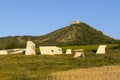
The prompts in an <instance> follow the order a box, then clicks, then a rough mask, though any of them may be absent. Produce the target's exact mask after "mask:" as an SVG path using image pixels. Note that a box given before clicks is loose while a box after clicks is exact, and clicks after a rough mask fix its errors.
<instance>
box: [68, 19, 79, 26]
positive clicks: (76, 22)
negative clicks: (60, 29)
mask: <svg viewBox="0 0 120 80" xmlns="http://www.w3.org/2000/svg"><path fill="white" fill-rule="evenodd" d="M72 24H80V21H79V20H78V19H77V20H76V21H73V22H71V23H70V25H72Z"/></svg>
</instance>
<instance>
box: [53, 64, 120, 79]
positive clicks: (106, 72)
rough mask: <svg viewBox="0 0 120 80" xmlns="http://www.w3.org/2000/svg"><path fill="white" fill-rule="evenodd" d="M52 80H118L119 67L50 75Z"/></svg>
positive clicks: (119, 77)
mask: <svg viewBox="0 0 120 80" xmlns="http://www.w3.org/2000/svg"><path fill="white" fill-rule="evenodd" d="M52 76H53V80H119V79H120V66H104V67H94V68H87V69H75V70H69V71H62V72H56V73H52Z"/></svg>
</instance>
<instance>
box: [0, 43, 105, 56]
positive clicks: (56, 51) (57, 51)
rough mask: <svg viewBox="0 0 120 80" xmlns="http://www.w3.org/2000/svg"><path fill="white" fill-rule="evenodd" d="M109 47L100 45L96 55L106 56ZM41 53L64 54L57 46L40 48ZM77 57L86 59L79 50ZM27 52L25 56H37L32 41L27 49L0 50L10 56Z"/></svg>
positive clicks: (1, 53) (82, 51)
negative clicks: (106, 49)
mask: <svg viewBox="0 0 120 80" xmlns="http://www.w3.org/2000/svg"><path fill="white" fill-rule="evenodd" d="M106 46H107V45H99V47H98V49H97V51H96V54H105V48H106ZM39 49H40V53H41V55H56V54H63V53H62V49H61V48H60V47H57V46H40V47H39ZM74 51H75V55H74V58H77V57H85V54H84V50H83V49H78V50H74ZM22 52H25V55H36V52H35V43H33V42H32V41H27V45H26V49H8V50H0V55H8V54H17V53H22ZM66 54H72V50H71V49H67V50H66Z"/></svg>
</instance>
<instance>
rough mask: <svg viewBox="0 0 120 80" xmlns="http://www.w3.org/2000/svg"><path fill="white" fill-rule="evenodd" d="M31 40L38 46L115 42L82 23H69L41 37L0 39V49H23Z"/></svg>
mask: <svg viewBox="0 0 120 80" xmlns="http://www.w3.org/2000/svg"><path fill="white" fill-rule="evenodd" d="M27 40H32V41H33V42H35V43H36V44H37V46H39V45H57V46H73V45H74V46H78V45H89V44H111V43H116V42H117V40H115V39H113V38H111V37H109V36H107V35H105V34H103V33H102V32H101V31H98V30H96V29H94V28H92V27H91V26H89V25H87V24H85V23H82V22H80V23H79V22H77V23H71V24H70V25H69V26H66V27H63V28H61V29H58V30H56V31H53V32H51V33H49V34H46V35H43V36H8V37H3V38H0V48H1V49H4V48H17V47H19V48H21V47H25V45H26V41H27Z"/></svg>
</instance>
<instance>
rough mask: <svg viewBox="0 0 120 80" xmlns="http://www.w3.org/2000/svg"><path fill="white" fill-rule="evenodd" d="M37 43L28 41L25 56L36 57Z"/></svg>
mask: <svg viewBox="0 0 120 80" xmlns="http://www.w3.org/2000/svg"><path fill="white" fill-rule="evenodd" d="M35 54H36V52H35V43H33V42H32V41H27V46H26V52H25V55H35Z"/></svg>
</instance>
